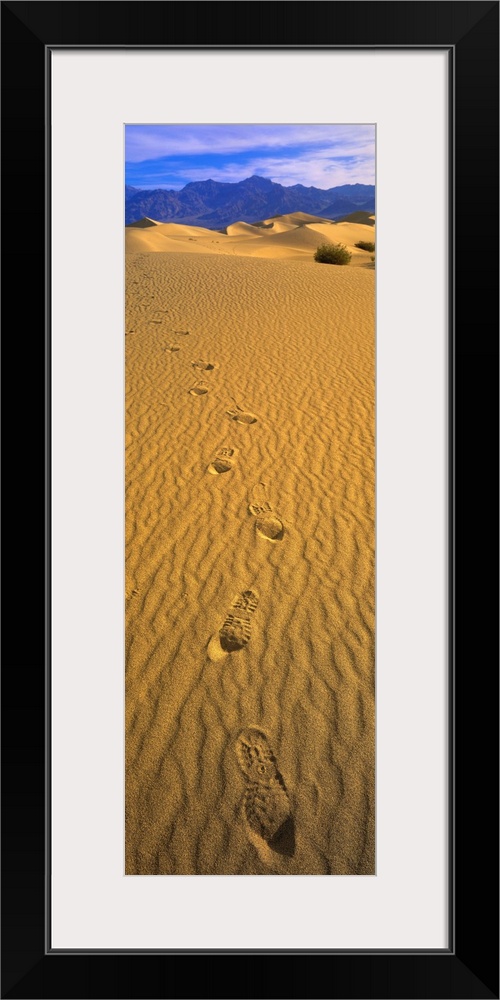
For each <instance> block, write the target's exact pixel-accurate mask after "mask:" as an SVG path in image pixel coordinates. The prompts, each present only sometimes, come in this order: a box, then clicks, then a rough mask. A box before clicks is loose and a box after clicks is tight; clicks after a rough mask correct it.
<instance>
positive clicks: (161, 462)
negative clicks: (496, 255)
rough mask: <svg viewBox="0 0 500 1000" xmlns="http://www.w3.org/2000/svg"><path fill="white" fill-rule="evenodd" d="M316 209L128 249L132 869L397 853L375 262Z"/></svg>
mask: <svg viewBox="0 0 500 1000" xmlns="http://www.w3.org/2000/svg"><path fill="white" fill-rule="evenodd" d="M268 221H273V220H268ZM274 221H279V220H274ZM283 225H284V227H286V226H288V225H289V223H288V222H287V221H286V220H285V222H284V223H283ZM328 225H329V228H331V229H332V230H333V231H336V230H338V228H339V227H337V226H335V225H331V226H330V224H328ZM312 226H316V227H318V228H321V227H322V226H323V223H322V222H321V221H320V222H317V221H313V222H312V223H311V222H310V221H306V222H305V223H304V225H301V226H300V227H299V226H295V228H294V229H293V230H288V229H286V228H284V229H283V230H282V231H281V232H278V231H277V232H276V233H275V234H274V236H271V235H267V234H266V235H264V236H263V237H260V236H256V235H255V234H254V233H253V232H252V233H248V232H243V234H242V233H241V230H240V229H239V227H238V228H237V232H236V234H235V235H234V236H231V235H227V236H224V235H223V234H218V233H211V235H210V237H207V235H206V233H205V232H203V233H202V234H199V235H198V236H192V235H191V239H192V242H193V245H194V246H195V250H193V249H189V248H188V249H186V244H187V243H189V240H190V236H189V234H188V236H187V238H186V234H180V235H179V236H178V237H177V244H176V246H177V249H176V250H172V249H171V243H170V241H171V240H173V237H168V239H169V250H168V252H158V250H156V249H155V250H154V251H151V250H148V251H147V252H144V251H142V252H137V251H136V250H135V249H133V250H131V251H130V252H129V253H128V255H127V258H126V326H125V334H126V426H125V438H126V523H125V535H126V595H125V597H126V706H125V708H126V873H127V874H168V875H174V874H181V875H182V874H217V875H222V874H249V875H255V874H318V875H325V874H371V873H373V872H374V870H375V839H374V829H375V827H374V795H375V792H374V786H375V781H374V722H375V720H374V714H375V713H374V611H375V609H374V599H375V595H374V355H375V344H374V305H375V303H374V271H373V268H370V267H367V266H355V265H354V266H349V267H338V268H337V267H325V266H321V265H317V264H315V263H314V262H313V260H312V253H311V251H310V244H309V242H307V241H309V240H310V239H311V234H312V236H313V237H314V238H318V241H319V242H322V241H323V232H322V228H321V231H320V232H318V231H316V230H315V229H313V228H311V227H312ZM158 228H159V227H155V228H154V233H153V232H152V230H147V231H146V232H144V230H138V232H139V233H140V235H141V236H143V235H146V236H147V237H149V235H150V233H152V235H154V234H155V233H156V232H157V230H158ZM188 228H189V227H188ZM228 228H231V227H228ZM278 228H279V227H278ZM360 228H361V229H367V228H368V230H369V233H370V237H371V238H373V229H372V228H371V227H359V226H354V229H355V230H356V232H353V233H352V234H350V235H351V237H352V240H353V243H354V242H356V241H357V239H358V238H359V237H358V235H357V231H358V230H359V229H360ZM304 229H305V230H307V232H306V242H307V246H308V251H307V258H308V259H305V250H303V249H301V247H302V246H303V243H302V242H301V241H303V240H304V235H303V232H304ZM264 232H265V233H266V231H264ZM290 233H291V235H292V238H295V240H296V243H295V244H293V245H292V247H290V245H289V244H288V245H287V243H286V238H287V237H289V236H290ZM127 237H128V234H127ZM283 237H285V239H284V240H283ZM212 238H213V239H215V240H216V241H217V240H220V241H223V240H226V243H225V244H224V245H225V246H231V248H232V249H231V250H230V251H229V252H228V251H221V250H219V249H218V248H217V249H216V250H214V251H213V252H211V251H210V250H208V252H207V248H206V246H205V245H204V241H206V240H207V239H212ZM361 238H362V237H361ZM160 239H163V240H165V237H162V236H160ZM261 239H264V240H267V241H268V244H269V243H270V242H271V241H272V240H274V241H279V242H275V243H274V244H273V245H274V247H275V251H274V255H273V256H272V257H270V258H266V256H265V255H254V254H252V253H250V252H249V250H250V248H251V247H253V246H254V245H255V244H256V242H257V241H258V240H261ZM231 241H232V243H231ZM235 241H241V244H242V246H241V249H240V251H239V252H234V251H235V247H236V243H235ZM342 242H346V240H345V239H344V240H342ZM132 246H133V247H135V246H136V244H135V243H133V244H132ZM155 246H156V245H155ZM261 246H262V244H261ZM236 248H237V247H236ZM264 249H269V245H267V246H264ZM290 249H291V250H292V253H295V254H297V255H298V257H299V259H296V258H293V257H292V258H290V257H289V256H288V252H289V251H290ZM360 253H362V252H360ZM363 260H364V261H365V260H366V255H364V258H363ZM173 343H175V344H176V345H178V347H179V349H178V350H177V351H175V352H173V351H169V350H168V345H171V344H173ZM199 359H201V360H205V359H208V362H209V363H210V364H213V367H212V368H210V369H204V370H200V369H198V368H193V362H194V363H196V362H197V361H198V360H199ZM198 376H200V378H201V379H203V385H204V387H205V388H204V391H203V392H201V393H200V394H192V393H191V391H190V390H191V388H192V387H193V384H194V383H195V382H196V380H197V377H198ZM230 414H233V416H230ZM242 415H243V416H246V415H250V416H251V417H252V422H249V421H247V420H239V419H237V417H238V416H240V417H241V416H242ZM259 528H260V529H261V530H259ZM214 650H216V655H214ZM219 653H220V655H219ZM256 733H258V734H260V735H259V736H258V737H257V736H256V735H255V734H256ZM242 734H246V737H245V738H246V743H247V744H248V740H249V738H250V735H252V734H253V737H254V740H256V741H257V742H256V743H254V744H251V745H254V746H255V747H257V749H255V750H254V751H252V753H253V755H254V757H255V760H257V763H258V764H259V766H263V767H264V769H266V768H268V771H267V773H266V774H263V775H260V774H258V773H256V774H255V779H254V777H253V776H252V777H251V778H249V775H248V773H245V772H244V771H242V766H241V740H242ZM250 742H251V741H250ZM248 745H250V744H248ZM238 747H240V750H238V749H237V748H238ZM260 758H262V759H260ZM259 761H260V763H259ZM269 761H272V762H273V763H272V764H269ZM266 762H267V763H266ZM252 775H253V772H252ZM281 788H283V789H284V790H285V791H284V792H283V794H282V792H281V791H279V789H281Z"/></svg>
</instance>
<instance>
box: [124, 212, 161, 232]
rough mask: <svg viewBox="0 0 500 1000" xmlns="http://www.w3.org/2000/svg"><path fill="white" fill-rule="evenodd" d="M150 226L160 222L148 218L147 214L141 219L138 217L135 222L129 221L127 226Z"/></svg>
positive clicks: (159, 224) (136, 227)
mask: <svg viewBox="0 0 500 1000" xmlns="http://www.w3.org/2000/svg"><path fill="white" fill-rule="evenodd" d="M150 226H161V222H155V220H154V219H148V217H147V215H145V216H144V218H143V219H138V220H137V222H130V223H129V226H127V228H129V227H131V228H132V229H149V227H150Z"/></svg>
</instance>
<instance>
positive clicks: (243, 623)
mask: <svg viewBox="0 0 500 1000" xmlns="http://www.w3.org/2000/svg"><path fill="white" fill-rule="evenodd" d="M258 600H259V598H258V596H257V594H256V593H255V591H253V590H244V591H243V592H242V593H241V594H238V595H237V597H235V599H234V601H233V603H232V605H231V608H230V610H229V611H228V613H227V615H226V618H225V621H224V624H223V626H222V628H221V629H219V631H218V633H217V634H216V635H213V636H212V638H211V639H210V642H209V644H208V655H209V657H210V659H211V660H213V661H216V660H222V659H223V658H224V657H225V656H226V655H227V654H228V653H234V652H236V651H237V650H239V649H243V647H244V646H246V644H247V642H249V640H250V635H251V623H252V615H253V613H254V611H255V609H256V607H257V604H258Z"/></svg>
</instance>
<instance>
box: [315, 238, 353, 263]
mask: <svg viewBox="0 0 500 1000" xmlns="http://www.w3.org/2000/svg"><path fill="white" fill-rule="evenodd" d="M351 257H352V254H351V253H349V250H348V249H347V247H346V246H344V244H343V243H322V244H321V246H319V247H318V248H317V250H316V253H315V254H314V259H315V261H317V262H318V264H348V263H349V261H350V259H351Z"/></svg>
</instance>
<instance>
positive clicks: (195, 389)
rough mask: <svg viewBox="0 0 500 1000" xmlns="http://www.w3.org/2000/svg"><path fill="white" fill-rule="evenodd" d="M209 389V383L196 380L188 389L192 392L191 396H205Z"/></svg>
mask: <svg viewBox="0 0 500 1000" xmlns="http://www.w3.org/2000/svg"><path fill="white" fill-rule="evenodd" d="M208 390H209V386H208V385H207V383H206V382H195V384H194V385H192V386H191V388H190V389H188V392H189V393H190V394H191V396H204V395H205V393H206V392H208Z"/></svg>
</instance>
